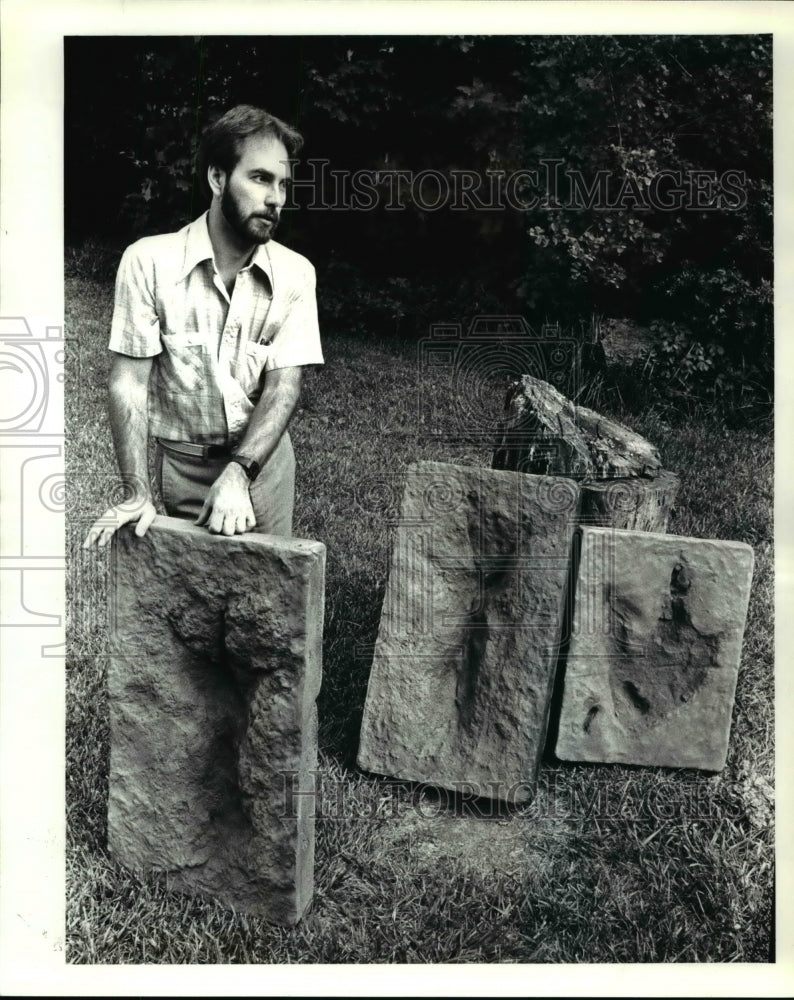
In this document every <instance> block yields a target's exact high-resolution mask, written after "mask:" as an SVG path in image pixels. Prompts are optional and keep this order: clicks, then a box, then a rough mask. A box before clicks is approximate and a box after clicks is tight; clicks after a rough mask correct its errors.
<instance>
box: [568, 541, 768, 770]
mask: <svg viewBox="0 0 794 1000" xmlns="http://www.w3.org/2000/svg"><path fill="white" fill-rule="evenodd" d="M580 532H581V533H580V541H581V551H580V552H579V555H578V571H577V574H576V577H577V578H576V592H575V598H574V619H573V627H572V629H571V638H570V646H569V649H568V655H567V661H566V665H565V673H564V681H563V693H562V705H561V710H560V719H559V733H558V736H557V741H556V753H557V756H558V757H560V758H561V759H562V760H577V761H600V762H606V763H623V764H646V765H658V766H665V767H693V768H700V769H703V770H707V771H719V770H720V769H721V768H723V767H724V766H725V761H726V757H727V752H728V739H729V735H730V723H731V711H732V709H733V699H734V693H735V689H736V681H737V676H738V671H739V660H740V656H741V648H742V637H743V634H744V626H745V619H746V616H747V603H748V600H749V595H750V584H751V581H752V574H753V550H752V548H751V547H750V546H749V545H746V544H744V543H743V542H724V541H710V540H707V539H701V538H683V537H679V536H676V535H659V534H652V533H649V532H635V531H614V530H610V529H604V528H582V529H580ZM575 548H577V549H578V548H579V546H578V545H577V546H575Z"/></svg>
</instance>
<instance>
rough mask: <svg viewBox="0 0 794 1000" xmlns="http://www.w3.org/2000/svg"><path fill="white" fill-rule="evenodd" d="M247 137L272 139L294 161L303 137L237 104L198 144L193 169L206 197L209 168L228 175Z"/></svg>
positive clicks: (276, 120) (278, 121) (259, 110)
mask: <svg viewBox="0 0 794 1000" xmlns="http://www.w3.org/2000/svg"><path fill="white" fill-rule="evenodd" d="M249 135H272V136H273V138H275V139H278V140H279V142H282V143H283V144H284V147H285V148H286V150H287V155H288V156H289V157H290V158H292V157H294V156H295V155H296V154H297V153H298V151H299V150H300V148H301V146H302V145H303V136H302V135H301V134H300V132H298V131H297V130H296V129H294V128H292V126H291V125H287V123H286V122H283V121H282V120H281V119H280V118H276V116H275V115H271V114H269V113H268V112H267V111H264V110H263V109H262V108H255V107H254V106H253V105H252V104H238V105H237V106H236V107H234V108H230V109H229V110H228V111H227V112H226V113H225V114H224V115H221V117H220V118H218V119H217V121H214V122H212V124H210V125H208V126H207V128H205V129H204V132H203V134H202V136H201V142H200V143H199V149H198V156H197V158H196V169H197V170H198V178H199V184H200V185H201V188H202V191H203V192H204V194H205V195H207V196H209V197H211V196H212V191H211V190H210V187H209V184H208V183H207V171H208V170H209V168H210V167H220V168H221V170H223V171H225V172H226V173H227V174H229V173H231V172H232V170H234V168H235V166H236V165H237V162H238V160H239V159H240V147H241V146H242V144H243V141H244V140H245V139H247V138H248V136H249Z"/></svg>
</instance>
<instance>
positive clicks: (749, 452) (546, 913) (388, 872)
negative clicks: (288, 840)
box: [66, 277, 774, 963]
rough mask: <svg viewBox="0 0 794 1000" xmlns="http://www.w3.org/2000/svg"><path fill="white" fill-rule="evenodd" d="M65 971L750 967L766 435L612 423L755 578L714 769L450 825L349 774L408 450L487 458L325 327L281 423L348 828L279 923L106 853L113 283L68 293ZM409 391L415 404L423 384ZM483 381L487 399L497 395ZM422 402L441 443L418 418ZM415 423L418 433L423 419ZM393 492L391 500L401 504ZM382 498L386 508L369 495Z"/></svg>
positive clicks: (454, 396)
mask: <svg viewBox="0 0 794 1000" xmlns="http://www.w3.org/2000/svg"><path fill="white" fill-rule="evenodd" d="M66 291H67V304H68V305H67V329H68V335H69V337H70V338H76V341H75V342H76V344H77V345H78V346H77V347H76V348H74V349H73V350H72V352H71V356H70V357H69V359H68V365H67V367H68V375H67V392H66V421H67V433H68V448H67V475H68V479H69V483H70V499H69V508H68V509H69V511H70V518H69V525H68V532H69V549H68V551H69V553H70V554H71V557H70V566H69V574H68V580H67V587H68V590H67V596H68V599H69V606H70V614H69V620H68V626H67V628H68V641H69V648H70V656H69V659H68V662H67V761H66V764H67V809H68V836H67V879H68V887H67V946H68V953H67V958H68V960H69V961H71V962H81V963H88V962H90V963H231V962H234V963H241V962H246V963H262V962H284V963H287V962H289V963H298V962H300V963H317V962H321V963H338V962H355V963H363V962H718V961H719V962H731V961H732V962H766V961H769V960H770V958H771V957H773V956H772V954H771V949H772V942H773V939H774V938H773V934H774V932H773V910H774V900H773V888H772V887H773V866H774V842H773V799H772V782H773V776H774V748H773V703H774V689H773V648H772V601H773V549H772V525H771V507H772V488H773V471H772V441H771V439H770V437H769V436H768V435H766V434H764V433H762V432H761V431H759V430H730V431H729V430H727V429H726V428H725V427H723V426H722V425H721V424H720V423H718V422H716V421H715V420H714V419H713V418H708V417H706V416H701V417H699V418H697V419H690V420H688V421H680V420H671V418H670V417H669V416H668V417H667V419H668V420H671V422H670V423H666V422H665V421H664V420H663V419H662V417H661V416H660V415H659V411H654V410H648V411H647V412H645V413H644V414H642V415H640V416H631V417H629V416H625V415H624V416H623V417H622V419H624V420H625V421H626V422H627V423H629V424H630V425H631V426H633V427H634V429H636V430H637V431H639V432H640V433H642V434H645V435H646V436H647V437H648V438H649V439H650V440H651V441H653V442H654V443H655V444H656V445H657V446H658V447H659V449H660V451H661V453H662V458H663V461H664V464H665V467H666V468H668V469H672V470H674V471H677V472H678V473H679V475H680V476H681V479H682V490H681V495H680V497H679V503H678V507H677V512H676V516H675V518H674V520H673V523H672V525H671V531H672V532H674V533H676V534H681V535H695V536H701V537H710V538H723V539H737V540H741V541H745V542H749V543H750V544H751V545H752V546H753V548H754V550H755V558H756V562H755V574H754V579H753V589H752V595H751V600H750V610H749V617H748V625H747V633H746V635H745V641H744V649H743V658H742V665H741V669H740V674H739V684H738V690H737V694H736V705H735V709H734V715H733V722H732V729H731V745H730V752H729V758H728V764H727V766H726V768H725V770H724V771H723V772H722V773H720V774H717V775H710V774H705V773H699V772H695V771H674V770H667V769H662V768H633V767H626V766H606V765H604V766H597V765H572V764H561V763H559V762H557V761H555V760H554V759H553V757H551V756H549V758H548V760H547V761H546V763H545V764H544V767H543V768H542V771H541V780H540V785H539V790H538V796H537V799H536V800H535V802H534V803H533V804H531V805H530V806H527V807H525V808H524V809H520V810H517V811H515V812H513V813H502V814H500V815H498V816H488V815H483V814H478V813H477V811H476V808H475V807H474V806H470V807H469V808H468V811H466V809H464V811H463V815H454V814H453V811H451V810H450V809H447V808H446V804H445V801H444V799H443V797H441V799H437V798H435V797H434V795H433V793H432V792H431V791H430V790H421V789H416V788H414V787H412V786H410V785H407V784H400V783H391V782H388V781H386V780H383V779H378V778H375V777H373V776H370V775H364V774H362V773H361V772H359V771H358V770H357V768H356V766H355V754H356V750H357V741H358V731H359V726H360V722H361V715H362V710H363V705H364V698H365V695H366V685H367V677H368V671H369V665H370V664H369V660H368V657H367V655H366V649H367V647H371V645H372V643H373V642H374V640H375V636H376V633H377V627H378V620H379V615H380V607H381V602H382V599H383V593H384V587H385V581H386V575H387V559H388V553H389V551H390V548H391V541H392V537H393V527H392V526H391V525H390V523H389V520H388V518H387V517H384V510H386V509H388V503H389V500H388V495H389V493H390V491H391V488H392V487H393V485H394V484H395V483H399V475H400V473H401V472H402V470H404V469H405V467H406V466H407V465H408V464H409V463H410V462H413V461H416V460H419V459H434V460H439V461H452V462H459V463H463V464H477V465H486V466H489V465H490V457H491V456H490V450H491V449H490V446H489V444H488V441H487V439H483V440H477V439H476V438H471V439H469V440H459V441H452V440H450V437H451V435H452V432H453V431H456V430H457V429H459V428H460V427H463V426H467V427H471V426H472V424H471V412H468V413H467V412H466V406H468V405H469V404H470V403H471V400H470V399H468V398H463V397H462V396H461V394H460V393H459V392H458V391H457V389H456V385H455V383H454V380H452V379H448V378H444V377H443V376H433V377H432V378H431V376H430V375H425V376H420V373H419V366H418V364H417V346H416V344H414V343H409V342H397V341H393V340H388V341H374V340H372V341H365V340H363V339H356V338H352V337H342V336H336V337H333V338H332V337H326V338H325V341H324V347H325V353H326V365H325V367H324V368H323V369H321V370H317V371H312V372H310V373H309V374H308V375H307V378H306V381H305V387H304V392H303V396H302V401H301V406H300V410H299V412H298V414H297V416H296V418H295V420H294V423H293V429H292V434H293V441H294V444H295V450H296V453H297V456H298V475H299V479H298V490H299V494H298V500H297V509H296V527H295V534H296V535H297V536H302V537H308V538H317V539H319V540H321V541H323V542H325V544H326V545H327V549H328V563H327V575H326V593H327V597H326V614H325V634H324V647H323V651H324V665H323V669H324V681H323V688H322V692H321V694H320V699H319V711H320V768H321V773H322V779H323V781H327V782H328V783H329V787H331V786H332V787H334V788H339V787H343V788H344V792H345V810H344V815H343V818H342V819H341V820H340V819H339V818H338V817H330V816H329V817H325V818H323V817H321V818H319V819H318V820H317V858H316V889H315V898H314V902H313V904H312V907H311V909H310V911H309V913H308V915H307V916H306V918H305V919H304V920H303V921H302V922H301V923H300V924H299V925H298V926H297V927H295V928H291V929H286V928H280V927H274V926H270V925H268V924H266V923H264V922H263V921H261V920H258V919H254V918H251V917H248V916H244V915H240V914H236V913H232V912H229V911H226V910H224V909H222V908H221V907H219V906H217V905H215V904H214V903H213V902H212V901H208V900H200V899H195V898H189V897H186V896H181V895H178V894H176V893H174V892H171V891H170V890H169V888H168V881H167V877H166V876H164V875H163V876H160V875H142V874H141V873H131V872H128V871H125V870H124V869H122V868H121V867H120V866H119V865H118V864H116V862H115V861H114V859H113V858H111V857H110V856H109V854H108V851H107V836H106V833H107V831H106V810H107V780H108V779H107V775H108V752H109V747H108V708H107V695H106V690H105V670H106V663H107V660H106V612H105V573H106V568H107V563H106V557H105V556H104V555H97V554H84V553H82V552H81V551H80V549H79V545H80V543H81V541H82V538H83V536H84V534H85V530H86V528H87V525H88V524H89V523H90V521H91V520H92V519H93V518H94V517H95V516H97V515H98V514H99V513H101V511H102V510H103V509H104V508H105V506H106V500H107V498H108V496H109V491H110V490H112V487H113V482H114V473H115V460H114V457H113V451H112V446H111V441H110V431H109V426H108V421H107V417H106V409H105V393H106V389H105V386H106V376H107V367H108V360H109V358H108V352H107V350H106V341H107V333H108V330H109V323H110V313H111V307H112V285H109V284H107V283H100V282H95V281H91V280H87V279H84V278H76V277H71V278H69V279H68V280H67V286H66ZM420 390H421V392H420ZM501 391H502V387H501V386H496V387H495V392H496V393H497V394H499V393H501ZM420 398H421V399H424V400H425V401H427V400H428V399H430V400H433V401H434V403H435V408H436V411H437V414H438V415H439V418H438V419H439V420H440V422H441V430H442V433H441V434H438V435H435V434H433V433H431V431H432V430H433V429H434V424H433V420H432V419H428V418H429V416H430V415H429V411H428V408H427V407H423V408H422V409H421V410H420V406H419V403H418V400H419V399H420ZM423 417H424V421H423ZM398 492H399V490H398ZM376 498H379V499H376Z"/></svg>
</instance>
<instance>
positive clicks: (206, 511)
mask: <svg viewBox="0 0 794 1000" xmlns="http://www.w3.org/2000/svg"><path fill="white" fill-rule="evenodd" d="M211 511H212V503H211V502H210V499H209V497H207V499H206V500H205V501H204V506H203V507H202V508H201V512H200V513H199V516H198V517H197V518H196V522H195V523H196V524H206V521H207V518H208V517H209V516H210V512H211ZM210 531H212V528H210Z"/></svg>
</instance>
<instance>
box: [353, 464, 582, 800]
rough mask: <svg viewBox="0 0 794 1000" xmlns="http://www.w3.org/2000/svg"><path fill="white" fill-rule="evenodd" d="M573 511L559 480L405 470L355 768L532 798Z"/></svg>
mask: <svg viewBox="0 0 794 1000" xmlns="http://www.w3.org/2000/svg"><path fill="white" fill-rule="evenodd" d="M577 503H578V489H577V486H576V484H575V483H573V482H571V481H570V480H566V479H560V478H553V477H548V478H547V477H541V476H526V475H521V474H519V473H514V472H495V471H493V470H490V469H479V468H464V467H461V466H455V465H446V464H442V463H437V462H420V463H418V464H416V465H413V466H411V467H410V469H409V470H408V472H407V476H406V483H405V491H404V494H403V500H402V508H401V512H400V523H399V525H398V527H397V535H396V540H395V545H394V551H393V556H392V562H391V570H390V575H389V579H388V584H387V588H386V596H385V599H384V605H383V612H382V615H381V621H380V630H379V633H378V639H377V644H376V647H375V654H374V660H373V665H372V673H371V676H370V681H369V689H368V691H367V701H366V706H365V709H364V719H363V723H362V729H361V743H360V747H359V754H358V762H359V764H360V765H361V767H363V768H364V769H366V770H369V771H375V772H378V773H382V774H388V775H392V776H394V777H397V778H402V779H406V780H409V781H426V782H429V783H432V784H434V785H439V786H441V787H445V788H450V789H452V790H457V791H465V790H468V791H469V792H471V793H473V794H480V795H487V796H489V797H491V798H505V799H508V800H510V801H515V802H520V801H525V800H526V799H528V798H530V797H531V783H532V782H533V781H534V780H535V778H536V772H537V767H538V764H539V762H540V757H541V754H542V751H543V746H544V740H545V734H546V726H547V720H548V711H549V704H550V695H551V690H552V686H553V679H554V671H555V666H556V661H557V654H558V649H559V637H560V627H561V621H562V615H563V605H564V595H565V588H566V581H567V574H568V563H569V554H570V540H571V534H572V530H573V525H574V523H575V519H576V511H577Z"/></svg>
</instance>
